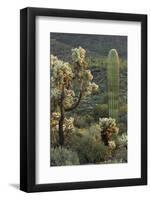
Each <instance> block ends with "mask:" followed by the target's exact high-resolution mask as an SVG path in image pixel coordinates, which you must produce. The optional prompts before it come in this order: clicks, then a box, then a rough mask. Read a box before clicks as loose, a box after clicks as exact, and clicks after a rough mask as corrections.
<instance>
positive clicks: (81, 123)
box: [74, 114, 94, 128]
mask: <svg viewBox="0 0 151 200" xmlns="http://www.w3.org/2000/svg"><path fill="white" fill-rule="evenodd" d="M93 121H94V119H93V118H92V117H91V116H90V115H88V114H86V115H84V116H78V115H77V116H76V117H75V121H74V125H75V126H76V127H77V128H87V127H88V126H90V125H91V124H92V123H93Z"/></svg>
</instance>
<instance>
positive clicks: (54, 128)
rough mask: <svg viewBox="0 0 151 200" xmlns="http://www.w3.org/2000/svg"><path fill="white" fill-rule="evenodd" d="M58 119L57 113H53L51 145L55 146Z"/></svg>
mask: <svg viewBox="0 0 151 200" xmlns="http://www.w3.org/2000/svg"><path fill="white" fill-rule="evenodd" d="M59 119H60V113H59V112H53V113H52V114H51V144H52V145H56V144H57V131H58V125H59Z"/></svg>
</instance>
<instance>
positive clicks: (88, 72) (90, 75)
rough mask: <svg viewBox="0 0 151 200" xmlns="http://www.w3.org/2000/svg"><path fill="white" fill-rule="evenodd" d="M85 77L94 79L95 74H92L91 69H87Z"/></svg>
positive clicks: (90, 79)
mask: <svg viewBox="0 0 151 200" xmlns="http://www.w3.org/2000/svg"><path fill="white" fill-rule="evenodd" d="M85 77H86V79H87V80H89V81H92V79H93V75H92V74H91V71H90V70H85Z"/></svg>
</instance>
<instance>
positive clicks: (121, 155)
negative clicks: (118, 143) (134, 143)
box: [112, 147, 127, 163]
mask: <svg viewBox="0 0 151 200" xmlns="http://www.w3.org/2000/svg"><path fill="white" fill-rule="evenodd" d="M112 160H117V161H120V162H122V163H124V162H127V148H126V147H121V148H118V149H116V150H115V151H114V154H113V159H112Z"/></svg>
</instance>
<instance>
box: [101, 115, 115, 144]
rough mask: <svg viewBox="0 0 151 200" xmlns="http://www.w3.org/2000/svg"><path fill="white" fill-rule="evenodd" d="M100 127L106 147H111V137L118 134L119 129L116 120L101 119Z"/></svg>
mask: <svg viewBox="0 0 151 200" xmlns="http://www.w3.org/2000/svg"><path fill="white" fill-rule="evenodd" d="M99 125H100V130H101V138H102V141H103V142H104V144H105V145H107V146H109V145H111V144H113V143H111V142H110V141H111V137H112V135H113V134H118V132H119V128H118V127H117V126H116V122H115V119H112V118H100V119H99Z"/></svg>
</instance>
